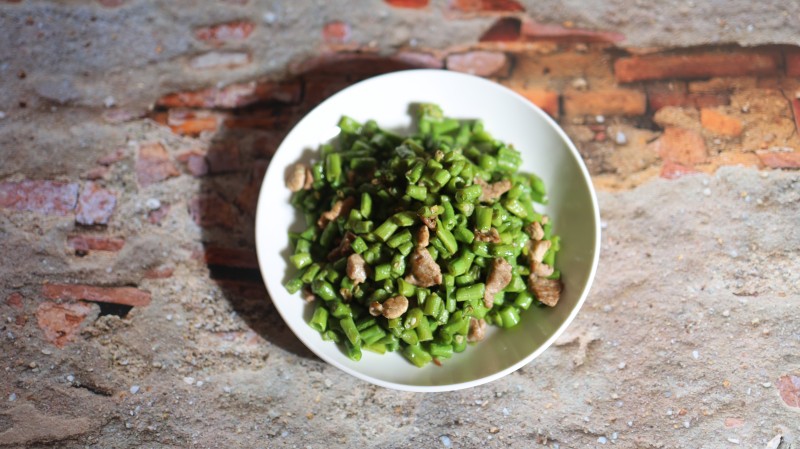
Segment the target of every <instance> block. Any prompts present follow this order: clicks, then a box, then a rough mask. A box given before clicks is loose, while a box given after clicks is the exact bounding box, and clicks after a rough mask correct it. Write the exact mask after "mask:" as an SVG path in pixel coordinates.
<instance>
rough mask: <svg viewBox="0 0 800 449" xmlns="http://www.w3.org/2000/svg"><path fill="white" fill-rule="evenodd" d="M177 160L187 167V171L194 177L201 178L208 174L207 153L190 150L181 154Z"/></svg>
mask: <svg viewBox="0 0 800 449" xmlns="http://www.w3.org/2000/svg"><path fill="white" fill-rule="evenodd" d="M175 159H177V160H178V162H181V163H183V164H184V165H185V166H186V170H187V171H188V172H189V173H191V174H192V176H196V177H200V176H203V175H206V174H208V162H207V161H206V153H204V152H202V151H200V150H189V151H184V152H183V153H180V154H179V155H178V156H177V157H176V158H175Z"/></svg>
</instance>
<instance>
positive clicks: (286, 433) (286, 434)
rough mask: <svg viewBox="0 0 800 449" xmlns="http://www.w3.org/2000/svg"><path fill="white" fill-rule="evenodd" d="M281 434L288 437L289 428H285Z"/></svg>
mask: <svg viewBox="0 0 800 449" xmlns="http://www.w3.org/2000/svg"><path fill="white" fill-rule="evenodd" d="M281 436H282V437H284V438H286V437H288V436H289V431H288V430H284V431H283V432H281Z"/></svg>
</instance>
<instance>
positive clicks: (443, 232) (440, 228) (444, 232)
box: [436, 220, 458, 254]
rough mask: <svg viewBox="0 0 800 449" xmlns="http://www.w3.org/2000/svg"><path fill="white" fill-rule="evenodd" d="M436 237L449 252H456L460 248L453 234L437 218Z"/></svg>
mask: <svg viewBox="0 0 800 449" xmlns="http://www.w3.org/2000/svg"><path fill="white" fill-rule="evenodd" d="M436 237H438V238H439V240H440V241H441V242H442V245H443V246H444V248H445V249H446V250H447V252H448V254H455V252H456V251H457V250H458V243H457V242H456V238H455V237H454V236H453V234H452V233H451V232H450V231H449V230H448V229H447V228H446V227H445V226H444V225H442V222H441V221H439V220H436Z"/></svg>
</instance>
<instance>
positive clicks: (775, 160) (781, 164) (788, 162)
mask: <svg viewBox="0 0 800 449" xmlns="http://www.w3.org/2000/svg"><path fill="white" fill-rule="evenodd" d="M756 155H758V158H759V159H760V160H761V163H762V164H764V165H765V166H767V167H769V168H793V169H797V168H800V153H798V152H786V151H759V152H757V153H756Z"/></svg>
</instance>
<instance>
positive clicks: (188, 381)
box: [183, 377, 194, 385]
mask: <svg viewBox="0 0 800 449" xmlns="http://www.w3.org/2000/svg"><path fill="white" fill-rule="evenodd" d="M183 382H184V383H185V384H187V385H193V384H194V377H184V378H183Z"/></svg>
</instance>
